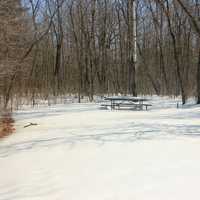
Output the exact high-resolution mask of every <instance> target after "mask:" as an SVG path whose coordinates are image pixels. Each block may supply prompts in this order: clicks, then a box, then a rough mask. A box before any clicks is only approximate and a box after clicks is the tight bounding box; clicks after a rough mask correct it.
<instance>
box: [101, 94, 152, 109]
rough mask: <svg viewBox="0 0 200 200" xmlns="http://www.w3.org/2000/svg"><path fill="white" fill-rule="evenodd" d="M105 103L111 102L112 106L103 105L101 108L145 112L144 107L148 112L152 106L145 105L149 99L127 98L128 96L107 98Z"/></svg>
mask: <svg viewBox="0 0 200 200" xmlns="http://www.w3.org/2000/svg"><path fill="white" fill-rule="evenodd" d="M104 100H105V101H110V104H102V105H101V107H104V108H108V107H110V108H111V110H113V109H134V110H143V107H146V110H147V108H148V107H149V106H152V105H151V104H147V103H144V102H146V101H148V99H144V98H140V97H127V96H114V97H105V98H104Z"/></svg>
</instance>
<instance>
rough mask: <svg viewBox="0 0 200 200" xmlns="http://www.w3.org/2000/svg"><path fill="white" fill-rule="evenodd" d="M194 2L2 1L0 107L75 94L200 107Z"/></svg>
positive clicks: (198, 7)
mask: <svg viewBox="0 0 200 200" xmlns="http://www.w3.org/2000/svg"><path fill="white" fill-rule="evenodd" d="M199 20H200V1H199V0H172V1H171V0H23V1H21V0H15V1H13V0H1V1H0V104H1V108H6V107H10V106H12V105H14V104H17V103H18V102H20V101H21V100H22V99H28V100H29V101H31V102H32V103H33V104H35V100H36V99H37V98H40V99H48V98H50V97H58V96H61V95H65V94H76V95H77V97H78V99H79V102H80V101H81V98H82V97H83V96H87V97H88V98H89V99H90V100H91V101H92V100H93V97H94V95H104V94H118V93H120V94H124V95H127V94H129V95H133V96H137V95H147V94H150V95H152V94H156V95H173V96H179V95H181V97H182V102H183V104H185V103H186V100H187V98H188V97H190V96H195V97H196V99H197V103H198V104H199V103H200V24H199Z"/></svg>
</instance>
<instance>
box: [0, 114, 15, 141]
mask: <svg viewBox="0 0 200 200" xmlns="http://www.w3.org/2000/svg"><path fill="white" fill-rule="evenodd" d="M14 122H15V121H14V119H13V118H12V116H11V114H4V115H3V116H2V117H1V118H0V138H3V137H5V136H8V135H10V134H12V133H13V132H14V131H15V128H14Z"/></svg>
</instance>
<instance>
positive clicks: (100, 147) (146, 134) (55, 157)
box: [0, 99, 200, 200]
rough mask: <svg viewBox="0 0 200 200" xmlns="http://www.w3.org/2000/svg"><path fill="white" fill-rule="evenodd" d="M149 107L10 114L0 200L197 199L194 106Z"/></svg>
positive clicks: (74, 107)
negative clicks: (12, 123)
mask: <svg viewBox="0 0 200 200" xmlns="http://www.w3.org/2000/svg"><path fill="white" fill-rule="evenodd" d="M161 101H162V104H161V103H159V102H161ZM152 103H153V105H154V106H153V108H152V109H151V110H149V111H147V112H146V111H134V112H133V111H109V110H107V111H103V110H99V109H98V105H96V104H69V105H56V106H52V107H40V108H35V109H24V110H21V111H18V112H16V113H15V118H16V128H17V132H16V133H15V134H14V135H12V136H10V137H8V138H5V139H4V140H2V141H1V143H0V177H1V181H0V200H65V199H70V200H134V199H136V200H137V199H138V200H161V199H162V200H179V199H180V200H185V199H187V200H188V199H193V200H196V199H198V200H199V199H200V191H199V185H200V170H199V169H200V158H199V152H200V107H186V108H183V109H176V101H173V100H171V101H169V99H166V100H165V99H161V100H160V99H155V100H154V101H153V102H152ZM156 103H158V104H156ZM163 103H164V104H163ZM156 105H158V106H156ZM29 122H32V123H37V124H38V125H37V126H30V127H28V128H23V126H24V125H26V124H28V123H29Z"/></svg>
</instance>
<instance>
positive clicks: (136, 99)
mask: <svg viewBox="0 0 200 200" xmlns="http://www.w3.org/2000/svg"><path fill="white" fill-rule="evenodd" d="M104 100H109V101H132V102H141V101H148V99H144V98H140V97H129V96H112V97H105V98H104Z"/></svg>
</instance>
